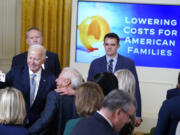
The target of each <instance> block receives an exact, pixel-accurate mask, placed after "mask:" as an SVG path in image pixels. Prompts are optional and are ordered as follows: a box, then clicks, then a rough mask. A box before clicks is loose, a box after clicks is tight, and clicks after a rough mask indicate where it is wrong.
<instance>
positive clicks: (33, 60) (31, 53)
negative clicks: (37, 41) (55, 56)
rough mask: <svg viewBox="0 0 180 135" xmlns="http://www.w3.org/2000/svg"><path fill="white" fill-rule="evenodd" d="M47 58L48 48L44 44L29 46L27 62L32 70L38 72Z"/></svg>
mask: <svg viewBox="0 0 180 135" xmlns="http://www.w3.org/2000/svg"><path fill="white" fill-rule="evenodd" d="M45 59H46V49H45V48H44V47H43V46H42V45H32V46H30V47H29V49H28V57H27V64H28V67H29V69H30V70H31V71H32V72H34V73H36V72H38V71H39V69H40V68H41V65H42V64H43V63H44V62H45Z"/></svg>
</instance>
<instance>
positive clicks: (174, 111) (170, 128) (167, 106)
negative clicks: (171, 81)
mask: <svg viewBox="0 0 180 135" xmlns="http://www.w3.org/2000/svg"><path fill="white" fill-rule="evenodd" d="M179 106H180V96H175V97H173V98H171V99H168V100H165V101H164V102H163V104H162V106H161V109H160V111H159V117H158V122H157V126H156V129H155V135H175V131H176V127H177V124H178V122H179V121H180V107H179Z"/></svg>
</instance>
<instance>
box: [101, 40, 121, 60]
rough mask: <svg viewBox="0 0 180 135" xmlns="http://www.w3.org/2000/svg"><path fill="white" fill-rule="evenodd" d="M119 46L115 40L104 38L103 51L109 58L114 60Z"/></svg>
mask: <svg viewBox="0 0 180 135" xmlns="http://www.w3.org/2000/svg"><path fill="white" fill-rule="evenodd" d="M119 47H120V45H119V44H118V43H117V39H116V38H108V37H107V38H106V39H105V40H104V49H105V51H106V55H107V56H109V57H110V58H114V57H115V56H116V55H117V50H118V48H119Z"/></svg>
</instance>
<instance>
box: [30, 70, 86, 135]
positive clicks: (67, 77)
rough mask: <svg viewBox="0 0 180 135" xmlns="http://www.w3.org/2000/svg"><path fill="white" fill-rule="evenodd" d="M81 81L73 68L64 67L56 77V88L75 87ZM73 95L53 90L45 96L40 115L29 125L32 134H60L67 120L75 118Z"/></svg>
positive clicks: (80, 76) (79, 75)
mask: <svg viewBox="0 0 180 135" xmlns="http://www.w3.org/2000/svg"><path fill="white" fill-rule="evenodd" d="M82 82H83V78H82V75H81V74H80V73H79V72H78V71H77V70H76V69H74V68H70V67H67V68H64V69H63V71H62V72H61V74H60V75H59V77H58V78H57V79H56V84H57V88H64V89H66V90H68V89H76V88H77V87H78V86H80V85H81V84H82ZM76 117H77V113H76V108H75V101H74V96H72V95H71V96H62V95H60V93H59V92H56V91H55V90H54V91H52V92H50V93H49V94H48V96H47V100H46V105H45V108H44V111H43V112H42V114H41V117H40V118H39V119H38V120H37V121H36V122H35V123H34V124H33V125H32V127H30V129H29V131H30V133H32V134H33V135H62V134H63V131H64V128H65V124H66V122H67V121H68V120H70V119H73V118H76Z"/></svg>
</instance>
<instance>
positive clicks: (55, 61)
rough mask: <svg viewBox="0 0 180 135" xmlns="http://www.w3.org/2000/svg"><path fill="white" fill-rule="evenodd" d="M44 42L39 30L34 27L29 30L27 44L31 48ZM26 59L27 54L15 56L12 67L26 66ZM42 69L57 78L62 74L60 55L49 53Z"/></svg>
mask: <svg viewBox="0 0 180 135" xmlns="http://www.w3.org/2000/svg"><path fill="white" fill-rule="evenodd" d="M42 41H43V39H42V34H41V31H40V30H39V29H38V28H35V27H32V28H30V29H28V30H27V32H26V42H27V44H28V45H29V47H30V46H31V45H34V44H39V45H42ZM26 59H27V52H24V53H21V54H19V55H16V56H14V57H13V60H12V65H11V67H13V66H18V65H26V64H27V62H26ZM42 68H43V69H44V70H46V71H48V72H51V73H52V74H54V75H55V76H56V77H58V75H59V73H60V72H61V67H60V63H59V58H58V55H57V54H56V53H53V52H50V51H47V52H46V61H45V63H44V64H42Z"/></svg>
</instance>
